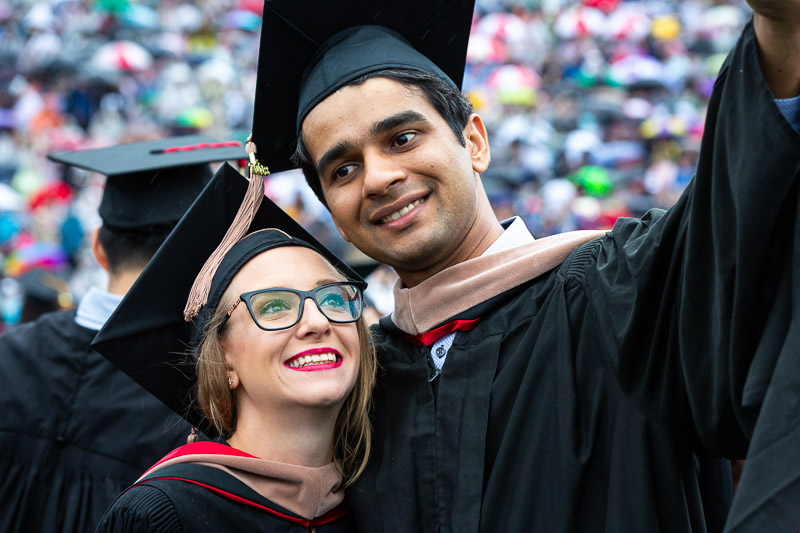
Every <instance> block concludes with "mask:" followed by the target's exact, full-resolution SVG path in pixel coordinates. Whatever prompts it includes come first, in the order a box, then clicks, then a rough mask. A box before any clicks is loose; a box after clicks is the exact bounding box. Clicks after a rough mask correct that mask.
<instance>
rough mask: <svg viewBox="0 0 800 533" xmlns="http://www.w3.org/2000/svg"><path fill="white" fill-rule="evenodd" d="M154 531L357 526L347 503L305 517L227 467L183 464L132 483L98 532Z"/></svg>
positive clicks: (345, 530)
mask: <svg viewBox="0 0 800 533" xmlns="http://www.w3.org/2000/svg"><path fill="white" fill-rule="evenodd" d="M148 531H152V532H153V533H155V532H158V533H173V532H174V533H179V532H182V531H247V532H250V531H264V532H274V533H279V532H281V533H284V532H285V533H301V532H308V531H314V532H317V533H351V532H353V531H355V527H354V526H353V522H352V518H351V517H350V515H349V514H348V513H347V510H346V509H345V508H344V507H343V506H339V507H337V508H335V509H333V510H332V511H331V512H329V513H327V514H326V515H323V516H322V517H320V518H318V519H316V520H313V521H311V520H305V519H303V518H302V517H300V516H298V515H296V514H295V513H293V512H291V511H289V510H287V509H285V508H283V507H281V506H279V505H277V504H275V503H273V502H271V501H269V500H268V499H266V498H265V497H263V496H261V495H260V494H258V493H257V492H255V491H254V490H253V489H251V488H250V487H248V486H247V485H245V484H244V483H243V482H241V481H240V480H238V479H236V478H235V477H233V476H231V475H229V474H227V473H225V472H223V471H222V470H219V469H217V468H214V467H211V466H205V465H200V464H196V463H182V464H174V465H169V466H165V467H163V468H162V469H161V470H158V471H156V472H153V473H152V474H150V475H148V476H146V477H145V478H144V479H143V480H142V481H141V482H139V483H137V484H136V485H134V486H133V487H131V488H130V489H129V490H128V491H126V492H125V493H124V494H122V495H121V496H120V497H119V498H118V499H117V500H116V501H115V502H114V505H112V506H111V507H110V508H109V509H108V511H107V512H106V514H105V515H104V516H103V518H102V520H101V521H100V525H99V526H98V527H97V532H98V533H102V532H108V533H125V532H130V533H145V532H148Z"/></svg>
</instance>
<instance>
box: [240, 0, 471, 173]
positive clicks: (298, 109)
mask: <svg viewBox="0 0 800 533" xmlns="http://www.w3.org/2000/svg"><path fill="white" fill-rule="evenodd" d="M474 3H475V2H474V0H424V1H416V2H410V3H409V2H396V1H386V0H374V1H373V0H346V1H344V2H330V1H328V0H317V1H313V2H311V1H303V2H298V1H296V0H266V1H265V2H264V18H263V23H262V27H261V47H260V48H261V49H260V52H259V58H258V81H257V83H256V99H255V110H254V115H253V142H254V143H255V145H256V148H257V156H258V160H259V162H260V163H262V164H263V165H266V166H268V167H270V169H272V170H273V171H281V170H286V169H289V168H292V167H293V165H292V163H291V161H290V159H291V156H292V154H293V153H294V150H295V145H296V142H297V133H298V132H299V128H300V125H301V124H302V120H303V119H304V118H305V116H306V114H308V112H309V111H310V110H311V109H313V107H314V106H315V105H316V104H318V103H319V102H321V101H322V100H323V99H324V98H325V97H327V96H329V95H330V94H332V93H333V92H334V91H336V90H337V89H339V88H340V87H342V86H344V85H346V84H347V83H349V82H351V81H352V80H354V79H356V78H358V77H359V76H362V75H364V74H369V73H371V72H375V71H377V70H383V69H386V68H404V69H411V70H418V71H424V72H432V73H435V74H438V75H439V76H441V77H442V78H443V79H444V80H445V81H450V82H452V84H453V85H454V86H455V87H459V88H460V87H461V82H462V79H463V76H464V65H465V64H466V55H467V42H468V41H469V30H470V25H471V21H472V12H473V9H474Z"/></svg>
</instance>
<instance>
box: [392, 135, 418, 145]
mask: <svg viewBox="0 0 800 533" xmlns="http://www.w3.org/2000/svg"><path fill="white" fill-rule="evenodd" d="M415 135H416V134H415V133H411V132H407V133H401V134H400V135H398V136H397V137H395V139H394V144H395V146H403V145H404V144H408V143H410V142H411V139H413V138H414V136H415Z"/></svg>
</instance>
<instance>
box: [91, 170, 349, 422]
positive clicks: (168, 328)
mask: <svg viewBox="0 0 800 533" xmlns="http://www.w3.org/2000/svg"><path fill="white" fill-rule="evenodd" d="M247 189H248V184H247V181H246V180H245V178H244V177H242V175H241V174H239V173H238V172H237V171H236V170H235V169H234V168H233V167H231V166H230V165H228V164H225V165H223V166H222V167H221V168H220V169H219V170H218V171H217V173H216V174H215V175H214V177H213V178H212V180H211V181H210V182H209V183H208V185H207V186H206V188H205V189H204V190H203V192H202V193H200V195H199V196H198V197H197V199H196V200H195V202H194V204H192V206H191V207H190V208H189V210H188V211H187V212H186V215H185V216H184V217H183V218H182V219H181V221H180V222H179V223H178V225H177V226H176V227H175V229H174V230H173V231H172V233H170V235H169V236H168V237H167V239H166V241H165V242H164V244H163V245H162V246H161V248H159V250H158V252H156V254H155V256H154V257H153V259H152V260H151V261H150V263H148V265H147V266H146V267H145V269H144V271H143V272H142V274H141V275H140V276H139V278H138V279H137V280H136V282H135V283H134V285H133V287H132V288H131V289H130V291H128V293H127V294H126V296H125V298H124V299H123V300H122V302H121V303H120V305H119V306H118V307H117V309H116V311H115V312H114V314H113V315H112V316H111V318H110V319H109V320H108V321H107V322H106V324H105V325H104V326H103V328H102V329H101V330H100V332H99V333H98V334H97V336H96V337H95V339H94V343H93V344H92V346H93V347H94V348H95V349H96V350H97V351H98V352H100V353H101V354H103V355H104V356H105V357H106V358H107V359H109V360H110V361H111V362H112V363H114V364H115V365H116V366H117V367H119V368H120V369H121V370H122V371H123V372H125V373H126V374H128V375H129V376H130V377H131V378H132V379H133V380H134V381H136V382H137V383H139V384H140V385H141V386H143V387H144V388H145V389H147V390H148V391H149V392H150V393H151V394H153V395H154V396H156V397H157V398H158V399H159V400H161V401H162V402H163V403H164V404H165V405H167V406H168V407H170V408H171V409H172V410H174V411H175V412H176V413H178V414H180V415H181V416H183V417H184V418H186V419H187V420H188V421H189V422H190V423H191V424H192V425H194V426H196V427H198V428H200V429H201V430H203V431H204V432H205V433H206V434H207V435H211V434H213V433H214V430H213V428H211V427H210V425H209V424H208V423H206V422H205V419H204V417H203V415H202V413H200V411H198V410H197V409H196V405H194V403H193V401H192V399H193V395H194V386H195V381H196V377H195V369H194V361H193V360H191V359H190V358H187V356H186V350H187V348H188V347H189V346H191V345H192V340H193V337H194V336H195V335H196V334H197V331H198V330H201V329H202V328H203V327H204V325H205V321H206V320H207V319H208V318H210V313H208V312H201V314H200V315H199V316H198V317H197V318H196V319H195V320H194V321H193V322H191V323H190V322H186V321H185V320H184V307H185V305H186V301H187V298H188V296H189V293H190V291H191V289H192V285H193V284H194V281H195V278H196V277H197V275H198V273H199V272H200V270H201V268H202V267H203V265H204V264H205V263H206V260H207V259H208V257H209V256H210V255H211V254H212V253H213V252H214V251H215V250H216V248H217V245H218V244H219V243H220V242H221V241H222V239H223V237H224V236H225V234H226V232H227V231H228V228H229V227H230V226H231V224H232V223H233V222H234V219H235V218H236V214H237V212H238V210H239V207H240V205H241V203H242V200H243V199H244V198H245V195H246V192H247ZM264 228H275V229H278V230H280V231H281V232H284V233H285V234H287V235H289V236H291V237H292V238H293V239H299V240H300V241H302V242H299V243H298V244H299V245H301V246H304V245H310V246H311V247H313V248H314V249H315V250H316V251H317V252H319V253H320V254H322V255H323V256H324V257H325V258H326V259H327V260H328V261H330V262H331V263H332V264H333V265H334V266H335V267H336V268H338V269H339V270H340V271H342V272H343V273H344V274H345V276H347V277H349V278H351V279H354V280H360V279H361V278H360V277H359V276H358V275H357V274H356V273H355V272H354V271H353V270H352V269H350V267H348V266H347V265H346V264H345V263H343V262H342V261H341V260H340V259H339V258H338V257H336V256H335V255H334V254H333V253H331V252H330V251H328V250H327V249H326V248H325V247H324V246H323V245H322V244H320V243H319V242H318V241H317V240H316V239H315V238H314V237H313V236H311V234H309V233H308V232H307V231H306V230H305V229H303V227H302V226H300V225H299V224H298V223H297V222H295V221H294V220H293V219H292V218H291V217H290V216H289V215H288V214H286V213H285V212H284V211H283V210H281V209H280V207H278V206H277V205H275V204H274V203H273V202H271V201H270V200H269V199H268V198H263V201H262V202H261V205H260V207H259V208H258V210H257V211H256V213H255V216H254V218H253V222H252V223H251V224H250V225H249V228H248V230H247V233H248V234H251V233H253V232H255V231H257V230H261V229H264ZM249 238H250V237H247V238H246V239H249ZM246 239H245V240H246ZM234 250H236V248H234ZM239 268H240V267H239ZM219 274H220V275H228V274H229V273H227V274H226V273H225V272H220V273H219ZM215 281H216V278H215ZM215 285H216V283H215ZM214 291H216V293H217V300H216V301H211V302H209V307H214V306H215V305H216V303H218V296H219V295H220V290H218V288H216V287H215V288H214ZM211 298H212V300H213V299H214V298H215V297H214V295H213V294H212V296H211ZM204 311H206V310H205V309H204Z"/></svg>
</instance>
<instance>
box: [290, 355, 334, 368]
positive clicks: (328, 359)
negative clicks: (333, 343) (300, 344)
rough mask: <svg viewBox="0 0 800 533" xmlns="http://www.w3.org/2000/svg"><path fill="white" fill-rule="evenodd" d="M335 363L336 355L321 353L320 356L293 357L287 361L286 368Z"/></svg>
mask: <svg viewBox="0 0 800 533" xmlns="http://www.w3.org/2000/svg"><path fill="white" fill-rule="evenodd" d="M335 362H336V354H334V353H321V354H314V355H304V356H301V357H295V358H294V359H292V360H291V361H289V363H288V366H289V367H291V368H300V367H304V366H309V365H320V364H325V363H335Z"/></svg>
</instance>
